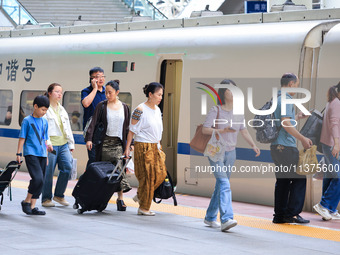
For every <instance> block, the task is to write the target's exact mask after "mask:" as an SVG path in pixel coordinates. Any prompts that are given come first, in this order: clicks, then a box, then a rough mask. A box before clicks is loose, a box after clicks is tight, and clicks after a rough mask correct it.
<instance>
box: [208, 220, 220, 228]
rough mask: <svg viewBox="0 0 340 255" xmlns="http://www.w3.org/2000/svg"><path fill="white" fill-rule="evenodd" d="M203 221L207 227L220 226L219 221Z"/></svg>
mask: <svg viewBox="0 0 340 255" xmlns="http://www.w3.org/2000/svg"><path fill="white" fill-rule="evenodd" d="M204 223H205V224H207V225H208V226H209V227H212V228H220V227H221V223H219V222H217V221H208V220H204Z"/></svg>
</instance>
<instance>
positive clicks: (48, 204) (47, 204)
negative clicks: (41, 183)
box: [41, 200, 55, 207]
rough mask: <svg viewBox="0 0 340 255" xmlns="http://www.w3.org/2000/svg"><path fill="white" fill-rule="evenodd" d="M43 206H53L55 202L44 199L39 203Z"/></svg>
mask: <svg viewBox="0 0 340 255" xmlns="http://www.w3.org/2000/svg"><path fill="white" fill-rule="evenodd" d="M41 205H42V206H43V207H54V206H55V204H54V203H53V202H52V201H51V200H45V201H44V202H42V203H41Z"/></svg>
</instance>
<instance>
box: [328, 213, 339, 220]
mask: <svg viewBox="0 0 340 255" xmlns="http://www.w3.org/2000/svg"><path fill="white" fill-rule="evenodd" d="M330 214H331V216H332V220H340V214H339V213H338V212H335V213H330Z"/></svg>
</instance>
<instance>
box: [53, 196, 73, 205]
mask: <svg viewBox="0 0 340 255" xmlns="http://www.w3.org/2000/svg"><path fill="white" fill-rule="evenodd" d="M53 200H54V201H56V202H58V203H59V204H61V205H65V206H68V205H70V204H69V202H67V201H66V200H65V198H63V197H53Z"/></svg>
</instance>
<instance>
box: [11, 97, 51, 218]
mask: <svg viewBox="0 0 340 255" xmlns="http://www.w3.org/2000/svg"><path fill="white" fill-rule="evenodd" d="M49 106H50V102H49V100H48V98H47V97H46V96H37V97H36V98H34V101H33V107H34V110H33V113H32V114H31V115H29V116H27V117H26V118H24V120H23V122H22V124H21V130H20V134H19V142H18V150H17V154H16V155H17V161H18V162H21V157H22V149H23V150H24V157H25V162H26V166H27V170H28V172H29V174H30V176H31V180H30V184H29V186H28V192H27V196H26V199H25V200H23V201H22V202H21V206H22V211H23V212H24V213H26V214H28V215H45V214H46V213H45V211H40V210H39V209H38V207H35V204H36V202H37V199H38V198H39V196H40V194H41V191H42V187H43V183H44V175H45V169H46V164H47V151H46V144H45V143H46V141H47V140H48V133H47V131H48V123H47V120H46V119H45V118H42V117H43V116H44V115H45V114H46V112H47V109H48V107H49ZM47 149H48V151H52V150H53V147H52V145H49V146H48V147H47Z"/></svg>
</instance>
